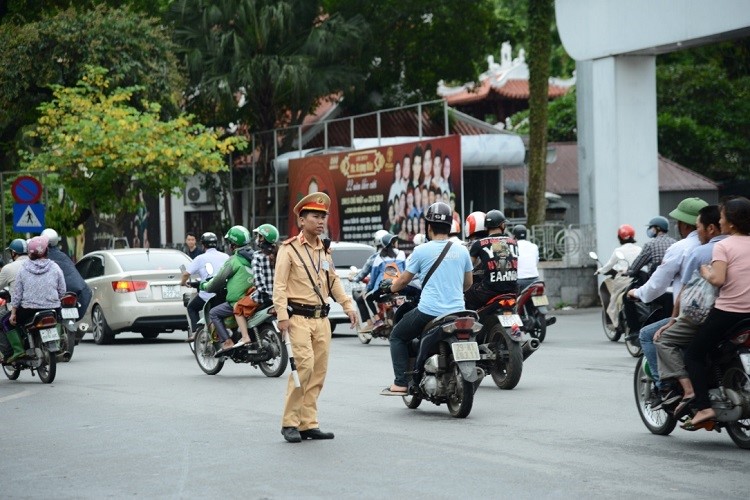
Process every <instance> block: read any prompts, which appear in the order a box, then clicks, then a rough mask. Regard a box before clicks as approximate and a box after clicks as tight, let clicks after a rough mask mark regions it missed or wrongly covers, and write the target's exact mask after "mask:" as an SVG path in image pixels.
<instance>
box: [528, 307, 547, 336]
mask: <svg viewBox="0 0 750 500" xmlns="http://www.w3.org/2000/svg"><path fill="white" fill-rule="evenodd" d="M534 321H535V323H534V331H533V332H531V336H532V337H535V338H537V339H538V340H539V343H540V344H541V343H542V342H544V339H545V337H546V336H547V318H546V317H545V316H544V314H542V313H540V312H539V311H537V312H536V314H534Z"/></svg>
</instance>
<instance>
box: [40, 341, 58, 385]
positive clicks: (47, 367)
mask: <svg viewBox="0 0 750 500" xmlns="http://www.w3.org/2000/svg"><path fill="white" fill-rule="evenodd" d="M39 349H40V350H41V351H42V357H43V358H44V362H43V363H42V365H41V366H40V367H39V368H37V369H36V372H37V374H39V380H41V381H42V382H44V383H45V384H51V383H52V382H53V381H54V380H55V375H56V374H57V357H56V356H55V355H54V354H52V353H50V352H49V351H48V350H47V346H46V345H44V344H42V346H41V348H39Z"/></svg>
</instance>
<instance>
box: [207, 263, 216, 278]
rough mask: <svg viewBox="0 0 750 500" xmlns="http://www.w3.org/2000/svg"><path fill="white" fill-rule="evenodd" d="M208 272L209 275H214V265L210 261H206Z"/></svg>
mask: <svg viewBox="0 0 750 500" xmlns="http://www.w3.org/2000/svg"><path fill="white" fill-rule="evenodd" d="M206 273H208V275H209V276H213V275H214V266H213V265H212V264H211V263H210V262H206Z"/></svg>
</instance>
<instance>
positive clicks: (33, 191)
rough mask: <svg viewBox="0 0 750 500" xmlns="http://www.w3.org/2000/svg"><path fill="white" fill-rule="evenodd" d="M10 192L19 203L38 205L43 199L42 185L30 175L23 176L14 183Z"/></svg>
mask: <svg viewBox="0 0 750 500" xmlns="http://www.w3.org/2000/svg"><path fill="white" fill-rule="evenodd" d="M10 192H11V194H12V195H13V199H14V200H16V201H17V202H18V203H27V204H31V203H36V202H37V201H39V199H40V198H41V197H42V183H41V182H39V180H38V179H36V178H35V177H31V176H30V175H22V176H20V177H17V178H16V180H15V181H13V184H12V185H11V187H10Z"/></svg>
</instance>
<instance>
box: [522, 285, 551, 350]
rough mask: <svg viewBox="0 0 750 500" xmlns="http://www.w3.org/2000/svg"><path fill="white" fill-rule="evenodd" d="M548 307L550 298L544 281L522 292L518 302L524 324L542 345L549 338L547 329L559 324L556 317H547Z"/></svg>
mask: <svg viewBox="0 0 750 500" xmlns="http://www.w3.org/2000/svg"><path fill="white" fill-rule="evenodd" d="M547 306H549V298H548V297H547V295H546V293H545V291H544V281H542V280H537V281H535V282H533V283H531V284H530V285H529V286H527V287H526V288H524V289H523V290H521V292H520V293H519V294H518V299H517V300H516V309H517V310H518V313H519V315H520V316H521V319H522V320H523V324H524V325H527V327H528V329H529V330H528V331H529V334H530V335H531V336H532V337H534V338H536V339H538V340H539V342H540V343H541V342H544V338H545V337H546V336H547V327H548V326H550V325H554V324H555V323H556V322H557V318H556V317H554V316H551V317H549V318H548V317H547V314H548V313H549V311H548V309H547Z"/></svg>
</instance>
